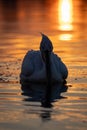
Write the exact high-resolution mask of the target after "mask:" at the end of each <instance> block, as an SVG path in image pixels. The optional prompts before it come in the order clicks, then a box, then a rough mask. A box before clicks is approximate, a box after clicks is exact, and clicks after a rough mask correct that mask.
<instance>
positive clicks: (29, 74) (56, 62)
mask: <svg viewBox="0 0 87 130" xmlns="http://www.w3.org/2000/svg"><path fill="white" fill-rule="evenodd" d="M67 76H68V70H67V67H66V65H65V64H64V63H63V62H62V60H61V58H60V57H58V56H57V55H56V54H54V52H53V45H52V42H51V41H50V39H49V38H48V37H47V36H46V35H44V34H42V40H41V43H40V50H37V51H34V50H31V51H28V52H27V54H26V55H25V57H24V59H23V62H22V67H21V74H20V82H21V84H26V83H47V87H46V88H47V89H46V96H45V98H46V102H45V105H47V106H50V97H51V88H52V83H64V81H65V80H66V78H67ZM42 104H44V102H43V103H42Z"/></svg>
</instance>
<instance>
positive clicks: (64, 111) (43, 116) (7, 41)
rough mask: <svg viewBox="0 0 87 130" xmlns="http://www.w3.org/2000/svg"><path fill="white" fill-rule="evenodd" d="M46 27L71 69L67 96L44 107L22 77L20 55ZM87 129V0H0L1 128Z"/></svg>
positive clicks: (32, 46)
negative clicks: (27, 93)
mask: <svg viewBox="0 0 87 130" xmlns="http://www.w3.org/2000/svg"><path fill="white" fill-rule="evenodd" d="M39 32H43V33H45V34H46V35H48V36H49V38H50V39H51V40H52V42H53V46H54V52H55V53H56V54H57V55H59V56H60V57H61V59H62V60H63V61H64V63H65V64H66V65H67V67H68V70H69V76H68V79H67V82H68V84H69V88H68V91H67V92H66V93H62V94H61V95H62V96H64V97H66V98H63V99H61V100H60V99H58V100H57V101H56V102H54V103H53V108H49V109H46V108H42V107H41V103H40V102H32V101H29V100H28V98H29V97H28V96H24V95H23V94H22V93H23V92H22V90H21V85H20V83H19V74H20V68H21V63H22V59H23V57H24V55H25V53H26V52H27V51H28V50H30V49H35V50H37V49H39V45H40V41H41V35H40V33H39ZM14 129H17V130H19V129H23V130H24V129H26V130H28V129H30V130H34V129H38V130H39V129H40V130H41V129H42V130H43V129H46V130H47V129H50V130H53V129H55V130H56V129H57V130H58V129H61V130H64V129H65V130H68V129H69V130H86V129H87V1H86V0H44V1H43V0H33V1H30V0H25V1H23V0H7V1H6V0H0V130H14Z"/></svg>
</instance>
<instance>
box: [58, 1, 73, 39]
mask: <svg viewBox="0 0 87 130" xmlns="http://www.w3.org/2000/svg"><path fill="white" fill-rule="evenodd" d="M58 14H59V17H58V21H59V27H58V28H59V30H61V31H72V30H73V4H72V0H59V3H58ZM59 39H60V40H71V39H72V35H71V34H61V35H60V37H59Z"/></svg>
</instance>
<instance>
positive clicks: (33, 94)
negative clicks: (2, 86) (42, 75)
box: [21, 83, 68, 118]
mask: <svg viewBox="0 0 87 130" xmlns="http://www.w3.org/2000/svg"><path fill="white" fill-rule="evenodd" d="M46 87H47V86H46V84H45V83H43V84H40V83H39V84H38V83H36V84H34V83H23V84H21V89H22V95H24V96H27V98H25V99H24V101H30V102H41V104H42V101H43V100H44V97H46ZM67 90H68V86H67V85H66V84H64V83H55V84H52V88H51V98H50V103H51V106H49V108H50V107H52V103H53V102H55V101H57V99H62V98H64V97H63V96H61V93H63V92H67ZM41 106H42V107H46V106H44V105H43V104H42V105H41ZM43 115H44V114H42V116H43ZM44 118H45V117H44Z"/></svg>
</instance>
